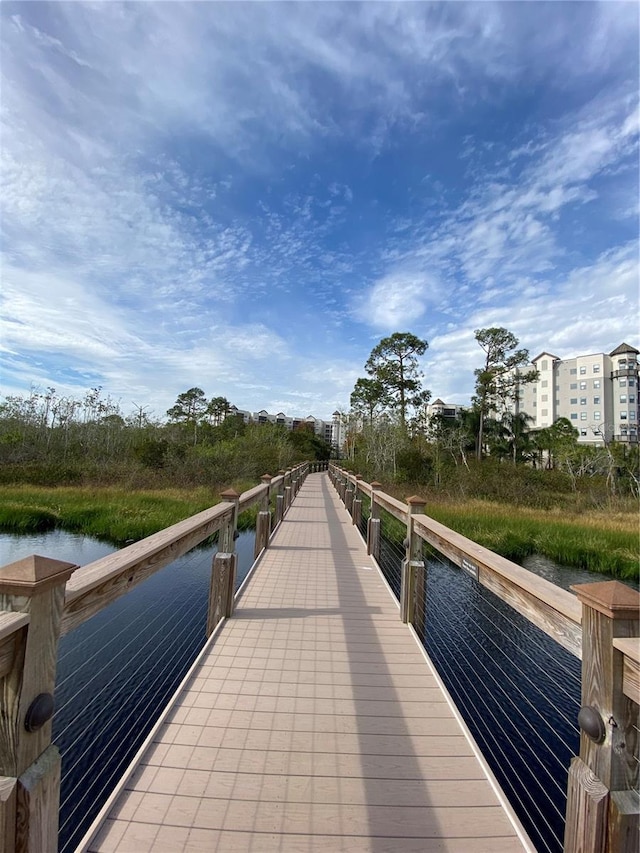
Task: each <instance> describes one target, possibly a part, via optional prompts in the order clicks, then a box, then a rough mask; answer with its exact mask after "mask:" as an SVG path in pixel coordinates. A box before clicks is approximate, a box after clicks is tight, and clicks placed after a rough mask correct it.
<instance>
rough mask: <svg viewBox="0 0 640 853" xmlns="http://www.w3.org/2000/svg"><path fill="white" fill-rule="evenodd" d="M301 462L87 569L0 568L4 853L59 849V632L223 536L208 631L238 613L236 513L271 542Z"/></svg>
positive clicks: (55, 565) (35, 564)
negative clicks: (55, 727)
mask: <svg viewBox="0 0 640 853" xmlns="http://www.w3.org/2000/svg"><path fill="white" fill-rule="evenodd" d="M325 468H326V463H303V464H302V465H298V466H296V467H294V468H290V469H287V470H286V471H280V472H279V473H278V475H277V476H275V477H271V476H270V475H268V474H265V475H264V476H263V477H262V478H261V479H262V482H261V483H260V485H258V486H256V487H255V488H253V489H250V490H249V491H246V492H244V493H243V494H241V495H239V494H237V492H235V491H233V490H228V491H226V492H223V493H222V495H221V498H222V501H221V503H219V504H216V505H215V506H213V507H211V508H210V509H207V510H204V511H203V512H201V513H198V514H197V515H194V516H191V517H190V518H187V519H185V520H183V521H180V522H178V523H177V524H174V525H172V526H171V527H168V528H166V529H165V530H161V531H160V532H159V533H155V534H153V535H152V536H149V537H147V538H146V539H143V540H141V541H139V542H136V543H134V544H133V545H129V546H127V547H126V548H123V549H121V550H120V551H116V552H115V553H113V554H110V555H108V556H106V557H103V558H102V559H99V560H96V561H95V562H93V563H90V564H89V565H86V566H84V567H82V568H79V567H78V566H75V565H73V564H71V563H66V562H62V561H59V560H52V559H48V558H47V557H41V556H36V555H34V556H31V557H27V558H25V559H23V560H19V561H18V562H16V563H11V564H10V565H8V566H4V567H3V568H1V569H0V685H1V689H2V696H1V699H0V853H13V851H20V853H54V851H56V850H57V847H58V841H57V839H58V808H59V799H60V754H59V751H58V749H57V748H56V746H55V745H54V744H52V743H51V732H52V717H53V711H54V702H53V693H54V687H55V678H56V662H57V648H58V640H59V638H60V636H62V635H64V634H66V633H68V632H69V631H71V630H73V629H74V628H76V627H78V626H79V625H81V624H82V623H83V622H85V621H86V620H87V619H89V618H90V617H91V616H93V615H94V614H95V613H98V612H99V611H100V610H102V609H103V608H104V607H106V606H107V605H108V604H111V603H112V602H113V601H115V600H116V599H118V598H119V597H120V596H122V595H124V594H125V593H127V592H128V591H129V590H131V589H132V588H133V587H134V586H137V585H138V584H139V583H141V582H142V581H143V580H145V579H146V578H148V577H150V576H151V575H152V574H154V573H155V572H157V571H158V570H159V569H161V568H162V567H164V566H166V565H168V564H169V563H172V562H173V561H174V560H176V559H177V558H178V557H180V556H181V555H182V554H185V553H186V552H187V551H189V550H190V549H191V548H193V547H195V546H196V545H198V544H199V543H200V542H203V541H204V540H205V539H207V538H208V537H210V536H211V535H212V534H214V533H217V534H218V551H217V554H216V555H215V557H214V559H213V567H212V576H211V587H210V595H209V608H208V618H207V636H208V635H210V634H211V633H212V631H213V630H214V628H215V626H216V624H217V623H218V622H219V621H220V620H221V619H223V618H224V617H226V616H230V615H231V612H232V610H233V602H234V597H233V592H234V582H235V571H236V564H237V555H236V552H235V540H236V537H237V522H238V515H239V514H240V513H241V512H243V511H245V510H247V509H249V508H251V507H254V506H257V507H258V516H257V520H256V521H257V523H256V544H255V549H254V553H255V555H256V556H257V555H258V554H259V553H260V552H261V551H262V550H263V549H264V548H266V547H267V546H268V543H269V539H270V536H271V533H272V530H275V528H276V527H277V526H278V524H279V523H280V521H281V520H282V518H283V517H284V515H285V514H286V512H287V510H288V508H289V506H290V505H291V503H292V501H293V500H294V498H295V496H296V494H297V493H298V490H299V488H300V486H301V485H302V483H303V481H304V479H305V477H306V476H307V474H308V473H309V471H310V470H323V469H325Z"/></svg>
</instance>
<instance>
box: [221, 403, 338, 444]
mask: <svg viewBox="0 0 640 853" xmlns="http://www.w3.org/2000/svg"><path fill="white" fill-rule="evenodd" d="M227 417H241V418H242V420H243V421H244V422H245V423H246V424H250V423H253V424H267V423H268V424H280V425H281V426H284V427H286V429H288V430H293V429H301V428H306V429H312V430H313V432H314V433H315V434H316V435H319V436H320V438H323V439H324V440H325V441H326V442H327V443H328V444H332V443H333V423H332V422H329V421H323V420H321V419H320V418H315V417H314V416H313V415H307V417H306V418H292V417H290V416H289V415H285V414H284V412H278V413H277V414H276V415H272V414H270V413H269V412H267V411H266V410H265V409H261V410H260V411H259V412H250V411H248V410H247V409H239V408H238V407H237V406H231V407H230V408H229V411H228V412H227Z"/></svg>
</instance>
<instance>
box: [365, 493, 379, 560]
mask: <svg viewBox="0 0 640 853" xmlns="http://www.w3.org/2000/svg"><path fill="white" fill-rule="evenodd" d="M380 488H382V483H378V482H377V480H374V481H373V483H371V512H370V513H369V519H368V521H367V554H370V555H371V556H372V557H373V559H374V560H375V561H376V562H380V507H379V506H378V504H377V503H376V490H377V489H380Z"/></svg>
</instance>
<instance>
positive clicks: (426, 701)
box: [83, 474, 532, 853]
mask: <svg viewBox="0 0 640 853" xmlns="http://www.w3.org/2000/svg"><path fill="white" fill-rule="evenodd" d="M494 785H495V783H493V782H492V781H490V779H489V778H488V776H487V774H486V772H485V770H484V769H483V766H482V764H481V762H480V761H479V760H478V758H477V757H476V755H475V753H474V750H473V748H472V744H471V742H470V740H469V739H468V738H467V736H466V735H465V733H464V731H463V729H462V727H461V725H460V724H459V722H458V720H457V718H456V715H455V714H454V712H453V711H452V709H451V707H450V705H449V704H448V702H447V699H446V697H445V695H444V693H443V692H442V690H441V688H440V687H439V684H438V681H437V680H436V678H435V677H434V675H433V673H432V671H431V668H430V665H429V663H428V662H427V660H426V658H425V655H424V653H423V652H422V650H421V649H420V648H419V646H418V644H417V642H416V641H415V639H414V636H413V634H412V633H411V631H410V630H409V629H408V628H407V627H406V626H405V625H403V624H402V623H401V622H400V620H399V616H398V607H397V604H396V602H395V601H394V599H393V598H392V596H391V594H390V592H389V590H388V589H387V587H386V585H385V584H384V582H383V580H382V578H381V576H380V574H379V573H378V571H377V569H376V568H375V567H374V564H373V562H372V560H371V559H370V558H369V557H367V554H366V549H365V547H364V545H363V543H362V540H361V538H360V536H359V535H358V533H357V531H356V530H355V529H354V528H353V527H352V525H351V523H350V518H349V516H348V514H347V513H346V511H345V509H344V508H343V507H342V505H341V504H340V503H339V501H338V499H337V497H336V495H335V492H334V491H333V488H332V486H331V484H330V482H329V480H328V478H327V476H326V475H325V474H312V475H310V476H309V477H308V478H307V480H306V481H305V483H304V484H303V487H302V489H301V491H300V493H299V495H298V497H297V498H296V500H295V502H294V504H293V505H292V507H291V509H290V510H289V512H288V514H287V516H286V517H285V520H284V521H283V523H282V524H281V526H280V528H279V530H278V531H277V532H276V535H275V536H274V537H273V539H272V542H271V545H270V547H269V549H268V550H267V551H266V552H265V553H264V555H263V557H262V558H261V560H260V562H259V564H258V566H257V568H256V570H255V572H254V575H253V576H252V578H251V580H250V582H249V584H248V585H247V588H246V591H245V592H244V594H243V595H242V597H241V599H240V602H239V604H238V607H237V609H236V612H235V614H234V616H233V617H232V618H231V619H229V620H227V622H226V623H225V624H224V625H223V626H222V628H221V630H219V631H218V633H217V634H216V635H214V637H213V638H212V641H210V643H209V645H208V647H207V649H206V651H205V653H204V654H203V655H202V657H201V661H200V664H199V666H198V667H197V669H196V670H195V671H194V673H193V675H192V677H191V678H190V680H189V682H188V684H187V686H186V688H185V689H184V690H183V691H182V692H181V693H180V695H179V696H177V697H176V701H175V704H174V706H173V709H172V711H171V713H170V715H169V716H168V717H167V719H166V721H165V722H164V723H163V724H162V725H161V726H159V727H158V728H157V731H156V732H155V735H154V736H153V742H152V743H151V744H150V745H149V746H148V748H147V749H146V751H145V752H144V754H143V755H142V758H141V760H140V762H139V764H138V767H137V769H136V770H135V772H134V773H133V774H132V775H131V777H130V779H129V781H128V782H127V783H126V786H125V788H124V790H123V791H122V792H121V793H120V795H119V796H118V798H117V799H116V800H115V802H114V803H113V804H112V806H111V807H110V810H109V812H108V817H107V819H106V820H105V821H104V823H103V824H102V827H101V829H99V830H98V832H97V834H96V835H95V838H94V840H93V841H92V842H91V843H90V845H89V846H88V848H87V847H85V848H83V849H88V850H91V851H102V853H106V851H124V853H145V851H153V853H161V851H169V853H177V851H200V850H202V851H219V853H227V851H229V853H232V851H233V853H235V851H256V853H270V851H287V853H289V851H300V852H301V853H302V851H327V853H332V851H335V852H336V853H337V851H349V853H359V852H360V851H373V853H382V851H389V853H401V852H402V851H435V850H438V851H460V853H473V851H486V853H501V851H521V850H523V849H532V848H530V847H529V843H528V842H527V840H526V837H525V836H524V833H522V832H521V830H520V833H521V835H520V836H519V835H518V832H517V831H516V828H515V826H514V822H513V821H512V820H511V819H510V817H509V816H508V810H505V809H504V808H503V807H502V805H501V804H500V801H499V798H498V796H497V794H496V791H495V787H494Z"/></svg>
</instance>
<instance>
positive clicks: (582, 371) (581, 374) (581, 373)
mask: <svg viewBox="0 0 640 853" xmlns="http://www.w3.org/2000/svg"><path fill="white" fill-rule="evenodd" d="M586 372H587V368H586V367H585V366H584V365H583V366H582V367H581V368H580V376H584V375H585V373H586Z"/></svg>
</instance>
